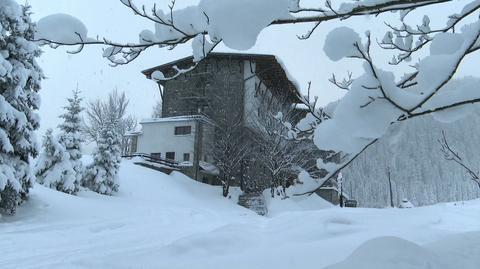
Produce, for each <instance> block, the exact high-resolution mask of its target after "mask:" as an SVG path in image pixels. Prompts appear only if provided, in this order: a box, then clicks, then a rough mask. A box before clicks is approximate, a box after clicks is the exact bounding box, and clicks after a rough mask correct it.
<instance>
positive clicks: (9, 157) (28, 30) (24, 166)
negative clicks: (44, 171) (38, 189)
mask: <svg viewBox="0 0 480 269" xmlns="http://www.w3.org/2000/svg"><path fill="white" fill-rule="evenodd" d="M34 33H35V25H34V24H33V23H32V22H31V20H30V11H29V7H21V6H20V5H18V4H17V3H16V2H15V1H14V0H1V1H0V211H2V212H3V213H7V214H13V213H15V209H16V207H17V205H19V204H20V203H21V202H22V201H24V200H25V199H26V198H27V195H28V192H29V189H30V187H31V186H32V184H33V182H34V181H35V175H34V173H33V171H32V168H31V162H32V161H31V160H32V159H33V157H35V156H36V155H37V152H38V149H37V142H36V137H35V133H34V130H36V129H37V128H38V126H39V116H38V114H37V113H36V112H35V110H37V109H38V108H39V105H40V98H39V95H38V93H37V92H38V91H39V90H40V81H41V80H42V78H43V74H42V71H41V69H40V67H39V66H38V65H37V63H36V61H35V59H36V58H37V57H39V56H40V49H39V48H38V46H37V45H36V44H35V43H34V42H32V41H30V40H33V39H34Z"/></svg>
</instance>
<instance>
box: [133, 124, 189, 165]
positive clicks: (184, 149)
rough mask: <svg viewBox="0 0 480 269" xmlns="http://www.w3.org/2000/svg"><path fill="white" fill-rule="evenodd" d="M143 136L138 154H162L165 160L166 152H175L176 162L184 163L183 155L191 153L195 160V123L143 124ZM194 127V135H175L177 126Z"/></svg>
mask: <svg viewBox="0 0 480 269" xmlns="http://www.w3.org/2000/svg"><path fill="white" fill-rule="evenodd" d="M141 125H142V134H141V135H140V136H138V141H137V153H148V154H151V153H161V156H162V158H165V154H166V152H175V161H179V162H182V161H183V154H184V153H190V161H192V160H193V153H194V146H195V132H196V130H195V121H193V120H191V121H166V122H151V123H141ZM187 125H189V126H192V133H191V134H188V135H175V133H174V131H175V127H176V126H187Z"/></svg>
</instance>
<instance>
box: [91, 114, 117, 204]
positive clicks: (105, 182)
mask: <svg viewBox="0 0 480 269" xmlns="http://www.w3.org/2000/svg"><path fill="white" fill-rule="evenodd" d="M115 123H116V121H115V120H114V119H112V120H108V121H107V122H106V123H105V124H104V125H103V126H102V127H101V129H100V132H99V136H98V142H97V149H96V151H95V153H94V156H93V163H92V164H91V165H90V166H88V167H87V175H86V178H85V180H84V181H83V185H84V186H85V187H87V188H89V189H90V190H92V191H95V192H98V193H100V194H106V195H112V194H113V193H114V192H116V191H118V183H117V178H118V170H119V168H120V157H121V156H120V155H121V152H120V135H119V134H118V133H116V132H115V130H116V128H115V127H116V126H115Z"/></svg>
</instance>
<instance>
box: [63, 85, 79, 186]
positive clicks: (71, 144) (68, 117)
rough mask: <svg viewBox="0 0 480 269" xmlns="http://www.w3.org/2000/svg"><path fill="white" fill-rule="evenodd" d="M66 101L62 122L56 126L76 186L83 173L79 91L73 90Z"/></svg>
mask: <svg viewBox="0 0 480 269" xmlns="http://www.w3.org/2000/svg"><path fill="white" fill-rule="evenodd" d="M67 100H68V105H67V106H65V107H64V109H65V113H64V114H62V115H61V116H60V118H62V119H63V122H62V123H61V124H60V125H59V126H58V127H59V128H60V131H61V133H60V138H59V141H60V143H61V144H62V145H63V146H64V147H65V149H66V150H67V152H68V154H69V158H70V161H71V163H72V167H73V169H74V170H75V174H76V182H77V183H76V184H78V183H79V182H80V181H81V179H82V177H83V173H84V168H83V164H82V161H81V158H82V151H81V144H82V143H83V142H84V139H83V136H82V118H81V116H80V114H81V112H82V111H83V109H84V108H83V107H82V105H81V102H82V100H83V98H81V97H80V90H79V89H78V88H77V89H75V90H74V91H73V96H72V97H71V98H68V99H67Z"/></svg>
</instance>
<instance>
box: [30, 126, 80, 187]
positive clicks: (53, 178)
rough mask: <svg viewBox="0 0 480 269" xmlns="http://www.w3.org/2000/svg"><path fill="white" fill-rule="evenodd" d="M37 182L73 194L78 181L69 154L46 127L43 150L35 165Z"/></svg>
mask: <svg viewBox="0 0 480 269" xmlns="http://www.w3.org/2000/svg"><path fill="white" fill-rule="evenodd" d="M35 174H36V176H37V182H38V183H40V184H42V185H44V186H46V187H49V188H52V189H56V190H57V191H62V192H65V193H69V194H75V193H76V192H77V191H78V185H79V184H78V181H77V179H76V173H75V171H74V170H73V166H72V162H71V161H70V154H69V153H68V151H67V150H66V149H65V147H64V146H63V145H62V144H61V143H60V142H59V140H58V139H57V138H56V137H55V136H54V135H53V131H52V129H48V130H47V132H46V134H45V136H44V139H43V152H42V153H41V154H40V156H39V158H38V161H37V164H36V166H35Z"/></svg>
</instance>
